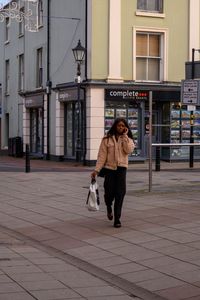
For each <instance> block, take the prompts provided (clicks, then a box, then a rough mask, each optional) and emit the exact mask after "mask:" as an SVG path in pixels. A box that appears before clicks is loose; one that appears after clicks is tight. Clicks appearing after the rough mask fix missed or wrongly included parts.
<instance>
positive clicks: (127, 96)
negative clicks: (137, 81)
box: [105, 89, 149, 101]
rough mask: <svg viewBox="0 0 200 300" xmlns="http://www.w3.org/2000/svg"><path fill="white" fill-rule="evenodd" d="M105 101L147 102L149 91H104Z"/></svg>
mask: <svg viewBox="0 0 200 300" xmlns="http://www.w3.org/2000/svg"><path fill="white" fill-rule="evenodd" d="M105 99H106V100H136V101H142V100H148V99H149V91H138V90H131V89H106V90H105Z"/></svg>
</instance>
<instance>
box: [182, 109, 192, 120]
mask: <svg viewBox="0 0 200 300" xmlns="http://www.w3.org/2000/svg"><path fill="white" fill-rule="evenodd" d="M181 117H182V119H190V111H188V110H182V111H181Z"/></svg>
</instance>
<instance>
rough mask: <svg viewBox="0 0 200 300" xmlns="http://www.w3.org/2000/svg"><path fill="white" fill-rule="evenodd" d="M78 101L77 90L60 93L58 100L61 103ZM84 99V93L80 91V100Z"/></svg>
mask: <svg viewBox="0 0 200 300" xmlns="http://www.w3.org/2000/svg"><path fill="white" fill-rule="evenodd" d="M77 99H78V90H77V88H76V89H67V90H63V91H59V96H58V100H59V101H60V102H68V101H77ZM83 99H84V91H83V90H82V89H81V90H80V100H83Z"/></svg>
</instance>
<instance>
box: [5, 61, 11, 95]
mask: <svg viewBox="0 0 200 300" xmlns="http://www.w3.org/2000/svg"><path fill="white" fill-rule="evenodd" d="M9 92H10V60H9V59H6V60H5V95H9Z"/></svg>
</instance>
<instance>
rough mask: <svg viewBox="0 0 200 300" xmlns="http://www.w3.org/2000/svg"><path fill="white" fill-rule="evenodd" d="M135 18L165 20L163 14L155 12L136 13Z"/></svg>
mask: <svg viewBox="0 0 200 300" xmlns="http://www.w3.org/2000/svg"><path fill="white" fill-rule="evenodd" d="M135 15H136V16H140V17H151V18H165V14H163V13H156V12H149V11H148V12H145V11H136V12H135Z"/></svg>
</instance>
